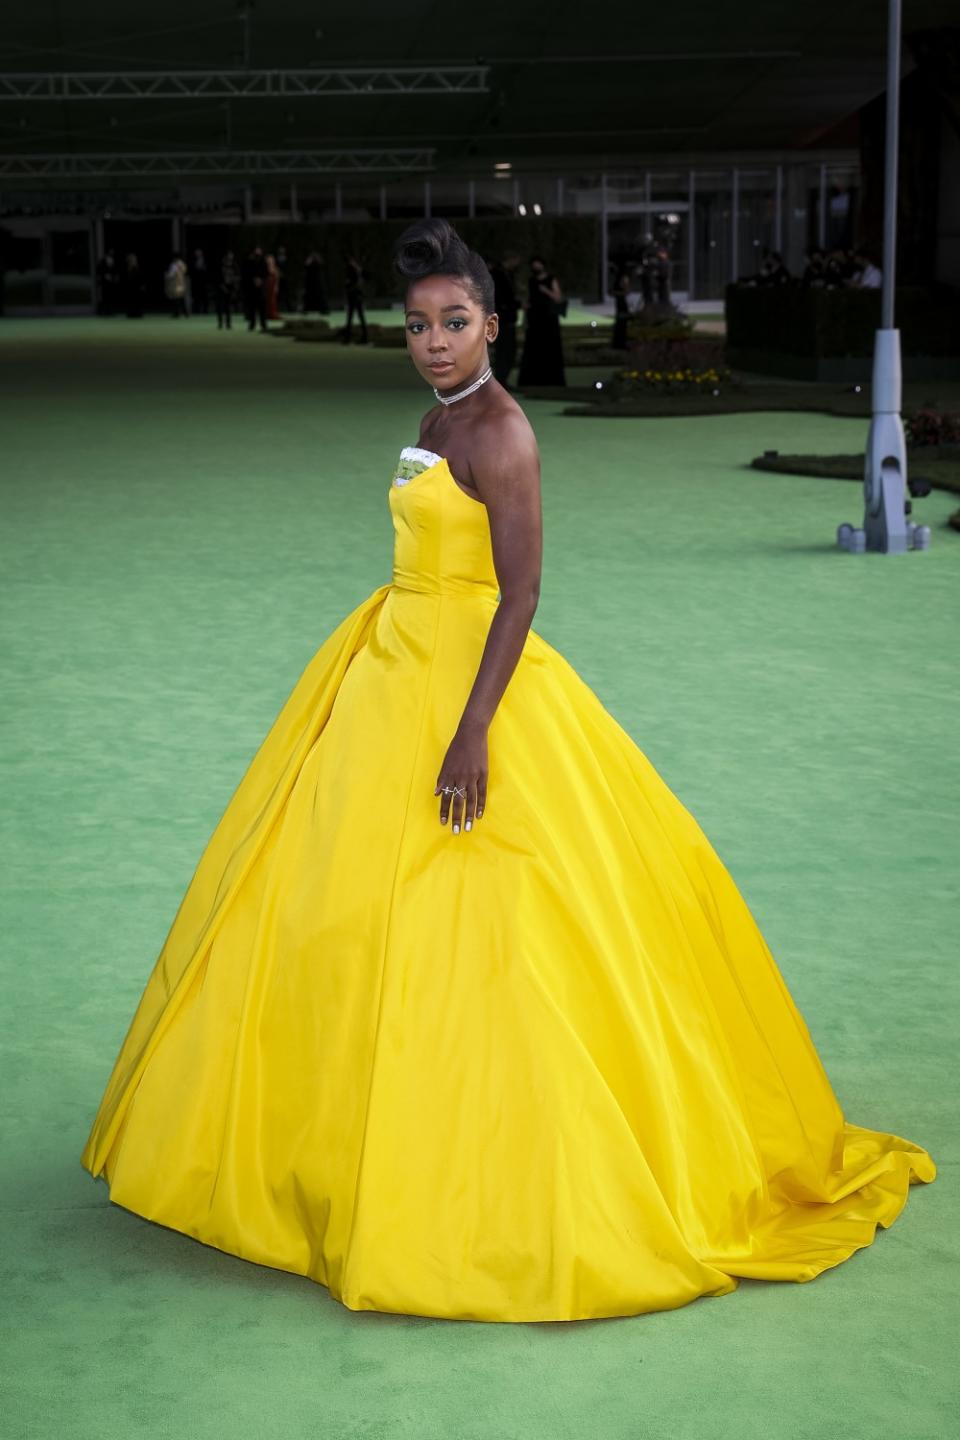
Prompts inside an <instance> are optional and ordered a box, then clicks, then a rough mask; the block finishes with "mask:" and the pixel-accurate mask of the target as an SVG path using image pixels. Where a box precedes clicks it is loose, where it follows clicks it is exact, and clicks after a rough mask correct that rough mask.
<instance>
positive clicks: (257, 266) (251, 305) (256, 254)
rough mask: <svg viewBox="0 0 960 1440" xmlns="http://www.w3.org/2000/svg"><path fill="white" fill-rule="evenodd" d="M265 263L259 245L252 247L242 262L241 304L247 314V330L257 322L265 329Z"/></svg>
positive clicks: (251, 328) (252, 327)
mask: <svg viewBox="0 0 960 1440" xmlns="http://www.w3.org/2000/svg"><path fill="white" fill-rule="evenodd" d="M266 285H267V262H266V259H265V258H264V254H263V251H262V250H261V248H260V246H259V245H254V247H253V249H252V250H251V251H250V254H249V255H248V256H247V258H246V260H244V262H243V303H244V309H245V310H246V313H247V329H248V330H253V329H254V328H255V327H256V324H257V321H258V320H259V321H260V329H261V330H266V328H267V289H266Z"/></svg>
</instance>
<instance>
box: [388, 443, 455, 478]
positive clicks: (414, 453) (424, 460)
mask: <svg viewBox="0 0 960 1440" xmlns="http://www.w3.org/2000/svg"><path fill="white" fill-rule="evenodd" d="M442 459H443V456H442V455H438V454H437V453H436V451H434V450H424V449H423V448H422V447H421V446H420V445H404V447H403V449H402V450H401V451H400V462H401V464H402V463H403V461H404V460H407V461H413V462H414V464H416V465H420V466H422V467H424V468H425V469H429V468H430V466H431V465H436V463H437V461H438V460H442ZM417 473H418V474H419V471H418V472H417ZM414 478H415V476H414V475H395V476H394V477H393V483H394V485H409V483H410V481H411V480H413V479H414Z"/></svg>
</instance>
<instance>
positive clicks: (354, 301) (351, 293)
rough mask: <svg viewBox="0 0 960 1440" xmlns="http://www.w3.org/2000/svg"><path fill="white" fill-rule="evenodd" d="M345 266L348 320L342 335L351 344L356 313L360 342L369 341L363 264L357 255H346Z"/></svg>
mask: <svg viewBox="0 0 960 1440" xmlns="http://www.w3.org/2000/svg"><path fill="white" fill-rule="evenodd" d="M343 267H344V284H343V288H344V298H345V300H346V311H347V321H346V324H345V326H344V329H343V334H342V335H341V337H340V338H341V340H342V341H343V343H344V345H349V343H350V340H351V338H352V336H353V317H354V315H356V317H357V319H358V321H359V322H360V340H359V342H358V343H359V344H361V345H366V343H367V316H366V312H365V311H364V308H363V265H362V263H361V261H360V260H359V259H358V258H357V256H356V255H346V256H345V257H344V262H343Z"/></svg>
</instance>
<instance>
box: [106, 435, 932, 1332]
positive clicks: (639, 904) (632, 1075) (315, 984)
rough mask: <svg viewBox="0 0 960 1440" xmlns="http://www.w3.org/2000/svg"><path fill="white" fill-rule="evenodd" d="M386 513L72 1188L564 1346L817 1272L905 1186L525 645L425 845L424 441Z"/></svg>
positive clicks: (481, 574) (461, 675) (449, 675)
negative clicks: (538, 1323) (85, 1181)
mask: <svg viewBox="0 0 960 1440" xmlns="http://www.w3.org/2000/svg"><path fill="white" fill-rule="evenodd" d="M389 503H390V509H391V513H392V516H393V524H394V530H395V548H394V566H393V576H392V580H391V582H390V583H389V584H385V585H382V586H380V587H379V588H378V589H376V590H375V591H374V592H373V594H372V595H370V596H369V598H368V599H366V600H364V601H363V602H362V603H361V604H360V605H358V606H357V608H356V609H355V610H353V611H352V612H351V613H350V614H349V615H347V616H346V618H345V619H343V620H342V621H341V622H340V624H339V625H338V626H337V628H336V629H335V630H333V632H332V633H331V634H330V635H329V637H328V638H327V639H326V640H325V641H324V642H323V644H322V645H321V646H320V648H319V650H318V651H317V652H316V654H315V655H314V656H313V658H312V659H311V660H310V662H309V663H308V665H307V667H306V669H305V670H304V672H303V674H302V676H301V677H300V679H299V680H298V681H297V683H296V685H295V687H294V689H293V691H292V692H291V694H290V696H289V698H288V699H287V700H286V701H285V703H284V705H283V707H282V709H281V710H280V713H279V715H278V716H277V718H276V720H275V722H274V723H273V725H272V727H271V729H270V731H269V733H268V734H267V736H266V738H265V739H264V741H263V742H262V744H261V746H260V748H259V750H258V751H257V753H256V755H255V756H254V758H253V760H252V761H251V763H250V765H249V768H248V769H247V771H246V773H245V775H244V776H243V778H242V779H241V781H240V783H239V785H238V787H237V789H236V791H235V792H234V794H233V796H232V798H231V800H230V801H229V803H228V805H227V808H226V810H225V812H224V814H223V816H222V818H221V820H220V821H219V822H218V824H217V826H216V828H215V829H214V832H213V834H212V835H211V837H210V840H209V841H208V843H207V846H206V848H205V850H204V852H203V854H202V856H201V858H200V860H199V863H198V865H197V868H196V871H195V873H194V875H193V878H192V880H191V881H190V884H189V886H188V888H187V891H186V894H185V895H184V898H183V900H182V902H181V905H180V908H179V910H178V912H177V914H176V916H175V918H174V920H173V923H172V926H171V928H170V932H169V934H168V936H167V939H166V941H165V942H164V946H163V949H162V951H161V953H160V956H159V958H158V960H157V962H156V965H155V968H154V970H153V972H152V974H151V975H150V978H149V980H148V982H147V985H146V988H145V991H144V993H143V996H142V998H141V1000H140V1003H139V1006H138V1008H137V1010H136V1013H135V1015H134V1017H133V1020H132V1023H131V1025H130V1028H129V1031H128V1033H127V1036H126V1038H125V1040H124V1043H123V1046H122V1048H121V1051H120V1055H119V1057H118V1059H117V1061H116V1064H115V1066H114V1069H113V1073H112V1075H111V1077H110V1080H109V1083H108V1085H107V1088H106V1092H105V1094H104V1096H103V1099H102V1101H101V1104H100V1107H99V1111H98V1113H97V1116H96V1119H95V1121H94V1124H93V1127H92V1130H91V1133H90V1136H89V1139H88V1141H87V1144H86V1147H85V1149H84V1151H83V1155H82V1163H83V1165H84V1166H85V1167H86V1168H87V1169H88V1170H89V1171H90V1173H91V1174H92V1175H94V1176H104V1177H105V1179H106V1181H107V1182H108V1185H109V1193H110V1198H111V1199H112V1200H113V1201H115V1202H116V1203H117V1204H119V1205H121V1206H124V1207H126V1208H127V1209H128V1210H131V1211H134V1212H136V1213H137V1214H139V1215H142V1216H146V1217H147V1218H148V1219H150V1220H153V1221H156V1222H158V1223H159V1224H161V1225H165V1226H170V1227H172V1228H173V1229H175V1230H178V1231H182V1232H183V1233H184V1234H185V1235H189V1236H192V1237H194V1238H195V1239H197V1240H200V1241H202V1242H203V1243H205V1244H207V1245H211V1246H215V1247H217V1248H218V1249H220V1250H224V1251H227V1252H229V1253H231V1254H233V1255H238V1256H241V1257H243V1258H244V1259H246V1260H251V1261H254V1262H256V1263H258V1264H261V1265H269V1266H273V1267H276V1268H277V1269H280V1270H288V1271H292V1272H295V1273H297V1274H301V1275H306V1276H309V1277H310V1278H311V1279H313V1280H315V1281H318V1282H319V1283H320V1284H323V1285H325V1286H327V1287H328V1289H329V1291H330V1293H331V1294H332V1295H334V1296H335V1297H336V1298H337V1299H338V1300H340V1301H341V1302H342V1303H343V1304H344V1305H346V1306H348V1307H349V1308H350V1309H352V1310H380V1311H394V1312H400V1313H407V1314H415V1315H428V1316H441V1317H449V1318H457V1319H467V1320H499V1321H524V1320H527V1321H530V1320H575V1319H581V1318H586V1317H597V1316H611V1315H633V1314H639V1313H642V1312H644V1311H651V1310H664V1309H672V1308H675V1307H677V1306H681V1305H685V1304H687V1303H688V1302H689V1301H692V1300H694V1299H696V1298H697V1297H698V1296H701V1295H725V1294H727V1293H729V1292H730V1291H732V1290H734V1289H736V1287H737V1278H736V1277H738V1276H750V1277H753V1278H759V1279H764V1280H795V1281H804V1280H811V1279H812V1278H813V1277H814V1276H816V1275H818V1274H819V1273H820V1272H821V1271H822V1270H825V1269H827V1268H828V1267H829V1266H833V1265H837V1264H839V1263H840V1262H841V1261H843V1260H845V1259H846V1258H847V1257H848V1256H849V1255H851V1254H852V1253H853V1252H854V1251H855V1250H857V1249H858V1248H859V1247H861V1246H864V1245H868V1244H869V1243H870V1242H871V1241H872V1240H873V1238H874V1236H875V1234H876V1227H877V1225H882V1226H888V1225H890V1224H891V1223H892V1222H893V1220H894V1219H895V1218H896V1216H897V1215H898V1213H899V1212H900V1210H901V1209H902V1207H903V1205H904V1203H905V1201H906V1198H907V1193H908V1186H909V1185H910V1184H911V1183H912V1182H916V1181H930V1180H932V1179H933V1178H934V1177H935V1175H936V1168H935V1165H934V1162H933V1160H932V1159H931V1157H930V1155H929V1154H928V1153H927V1152H926V1150H924V1149H922V1148H921V1147H920V1146H919V1145H915V1144H913V1143H911V1142H910V1141H909V1140H905V1139H902V1138H901V1137H899V1136H897V1135H889V1134H884V1133H882V1132H878V1131H874V1130H868V1129H864V1128H861V1127H860V1126H857V1125H852V1124H848V1123H846V1122H845V1120H844V1117H843V1114H842V1113H841V1110H840V1107H839V1104H838V1101H837V1098H836V1096H835V1095H834V1093H833V1090H832V1089H831V1086H830V1083H829V1080H828V1079H827V1076H826V1074H825V1072H824V1070H823V1067H822V1065H821V1063H820V1060H819V1059H818V1056H817V1053H816V1051H815V1049H814V1046H813V1042H812V1040H811V1037H810V1034H809V1031H808V1030H807V1027H806V1025H805V1023H804V1021H803V1019H802V1017H801V1015H800V1014H799V1012H798V1010H797V1008H796V1006H795V1005H794V1003H793V1000H792V998H791V996H790V993H789V992H788V990H787V987H786V985H785V983H784V980H783V978H782V976H781V975H780V973H779V971H778V969H777V966H776V964H775V962H774V960H773V957H772V955H771V953H770V951H769V949H768V948H767V945H766V943H765V942H764V939H763V937H762V935H761V934H760V931H759V929H758V927H757V925H756V923H755V921H754V919H753V917H752V915H751V913H750V911H749V910H748V908H747V905H746V903H745V901H744V899H743V898H742V896H741V895H740V893H739V891H738V890H737V888H736V886H735V884H734V882H733V879H732V878H731V876H730V875H729V873H728V872H727V870H726V869H725V868H724V866H723V864H722V863H721V861H720V859H719V858H718V856H717V855H716V853H715V852H714V850H713V849H712V848H711V846H710V844H709V842H708V840H707V839H706V837H705V835H704V833H703V831H702V830H701V829H700V828H699V826H698V825H697V823H696V821H695V820H694V819H693V817H692V816H691V815H690V813H689V812H688V811H687V810H686V809H685V808H684V807H683V805H682V804H681V803H680V801H679V800H678V799H677V797H676V796H675V795H674V794H673V792H672V791H671V790H670V789H669V788H668V787H667V785H666V784H665V782H664V781H663V780H662V779H661V778H660V776H659V775H658V773H657V772H656V771H655V769H654V768H653V766H652V765H651V763H650V762H649V761H648V760H647V759H646V758H645V756H644V755H643V754H642V753H641V751H640V750H639V749H638V748H637V746H636V744H635V743H634V741H633V740H632V739H631V738H630V736H629V735H628V734H627V733H626V732H625V731H624V730H623V729H622V728H621V727H620V725H619V724H618V723H617V722H616V721H615V720H614V718H613V716H612V715H611V714H610V713H609V712H608V711H607V710H605V709H604V707H603V705H602V704H601V702H600V700H599V699H598V698H597V696H596V695H595V694H594V692H593V691H592V690H591V689H590V688H589V687H588V686H587V684H586V683H585V682H584V681H583V680H581V679H580V677H579V676H578V674H577V673H576V671H575V670H574V669H573V668H572V667H571V666H570V665H569V663H568V662H567V661H566V660H564V658H563V657H562V656H561V654H560V653H559V652H558V651H557V650H555V649H553V648H552V647H551V646H550V645H549V644H548V643H547V642H546V641H545V640H544V639H542V638H541V637H540V636H539V635H537V634H536V632H535V631H532V630H531V631H530V633H529V635H528V637H527V640H526V643H525V645H524V649H523V653H522V656H521V658H520V661H519V663H518V665H517V668H516V670H515V671H514V674H513V676H512V677H511V679H510V682H509V684H508V686H507V689H506V691H505V693H504V696H503V698H502V700H501V702H500V705H499V707H498V709H497V711H496V714H495V716H494V718H493V721H492V723H491V725H490V729H489V763H490V776H489V800H488V808H487V811H486V814H485V815H484V816H483V818H482V819H481V820H479V821H477V822H476V823H475V824H474V827H473V830H472V832H470V833H469V834H467V833H465V832H464V833H461V834H460V835H457V836H454V835H453V834H452V832H451V829H450V826H449V824H448V825H446V826H441V825H440V823H439V821H438V807H439V800H438V798H437V797H436V796H435V795H434V787H435V785H436V780H437V775H438V773H439V769H440V765H441V762H442V760H443V756H444V754H445V752H446V749H447V746H448V745H449V743H450V740H451V739H452V737H453V734H454V731H455V730H456V727H457V724H458V722H459V720H460V716H461V714H462V711H463V707H464V704H465V702H466V699H467V695H468V693H469V691H470V688H471V686H472V684H473V681H474V677H475V675H476V671H477V667H478V664H479V661H480V655H481V652H482V649H483V645H484V641H485V638H486V635H487V630H488V627H489V625H490V621H491V618H492V616H493V614H494V611H495V608H496V605H497V600H498V585H497V577H496V572H495V569H494V564H493V555H492V549H491V543H490V532H489V526H488V522H487V514H486V509H485V507H484V506H483V505H482V504H481V503H480V501H478V500H477V499H475V498H473V497H472V496H470V495H468V494H467V492H466V491H465V490H463V489H462V488H461V487H460V486H459V485H458V483H457V481H456V480H455V479H454V477H453V475H452V473H451V471H450V468H449V465H448V463H447V461H446V460H445V459H444V458H443V457H441V456H438V455H435V454H433V452H430V451H424V450H421V449H419V448H418V447H416V446H408V447H406V448H405V449H404V450H403V452H402V454H401V461H400V465H399V466H398V467H397V473H396V475H395V477H394V480H393V483H391V485H390V489H389Z"/></svg>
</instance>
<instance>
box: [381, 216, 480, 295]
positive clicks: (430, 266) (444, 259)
mask: <svg viewBox="0 0 960 1440" xmlns="http://www.w3.org/2000/svg"><path fill="white" fill-rule="evenodd" d="M468 255H469V251H468V248H467V246H466V245H465V244H464V242H463V241H462V240H461V238H460V236H459V235H458V234H457V232H456V230H454V228H453V226H452V225H451V224H450V221H449V220H442V219H440V217H439V216H437V217H436V218H435V219H434V218H431V219H429V220H417V221H415V222H414V223H413V224H412V225H408V226H407V228H406V230H404V232H403V234H402V235H401V236H400V238H399V239H398V240H397V243H396V245H395V246H394V248H393V263H394V266H395V267H396V269H397V271H398V273H399V274H400V275H402V276H403V278H404V279H405V280H420V279H421V278H422V277H423V276H424V275H434V274H436V273H437V272H438V271H447V272H448V273H449V271H450V270H451V269H455V268H456V267H457V266H460V265H464V264H465V263H466V261H467V257H468Z"/></svg>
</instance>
